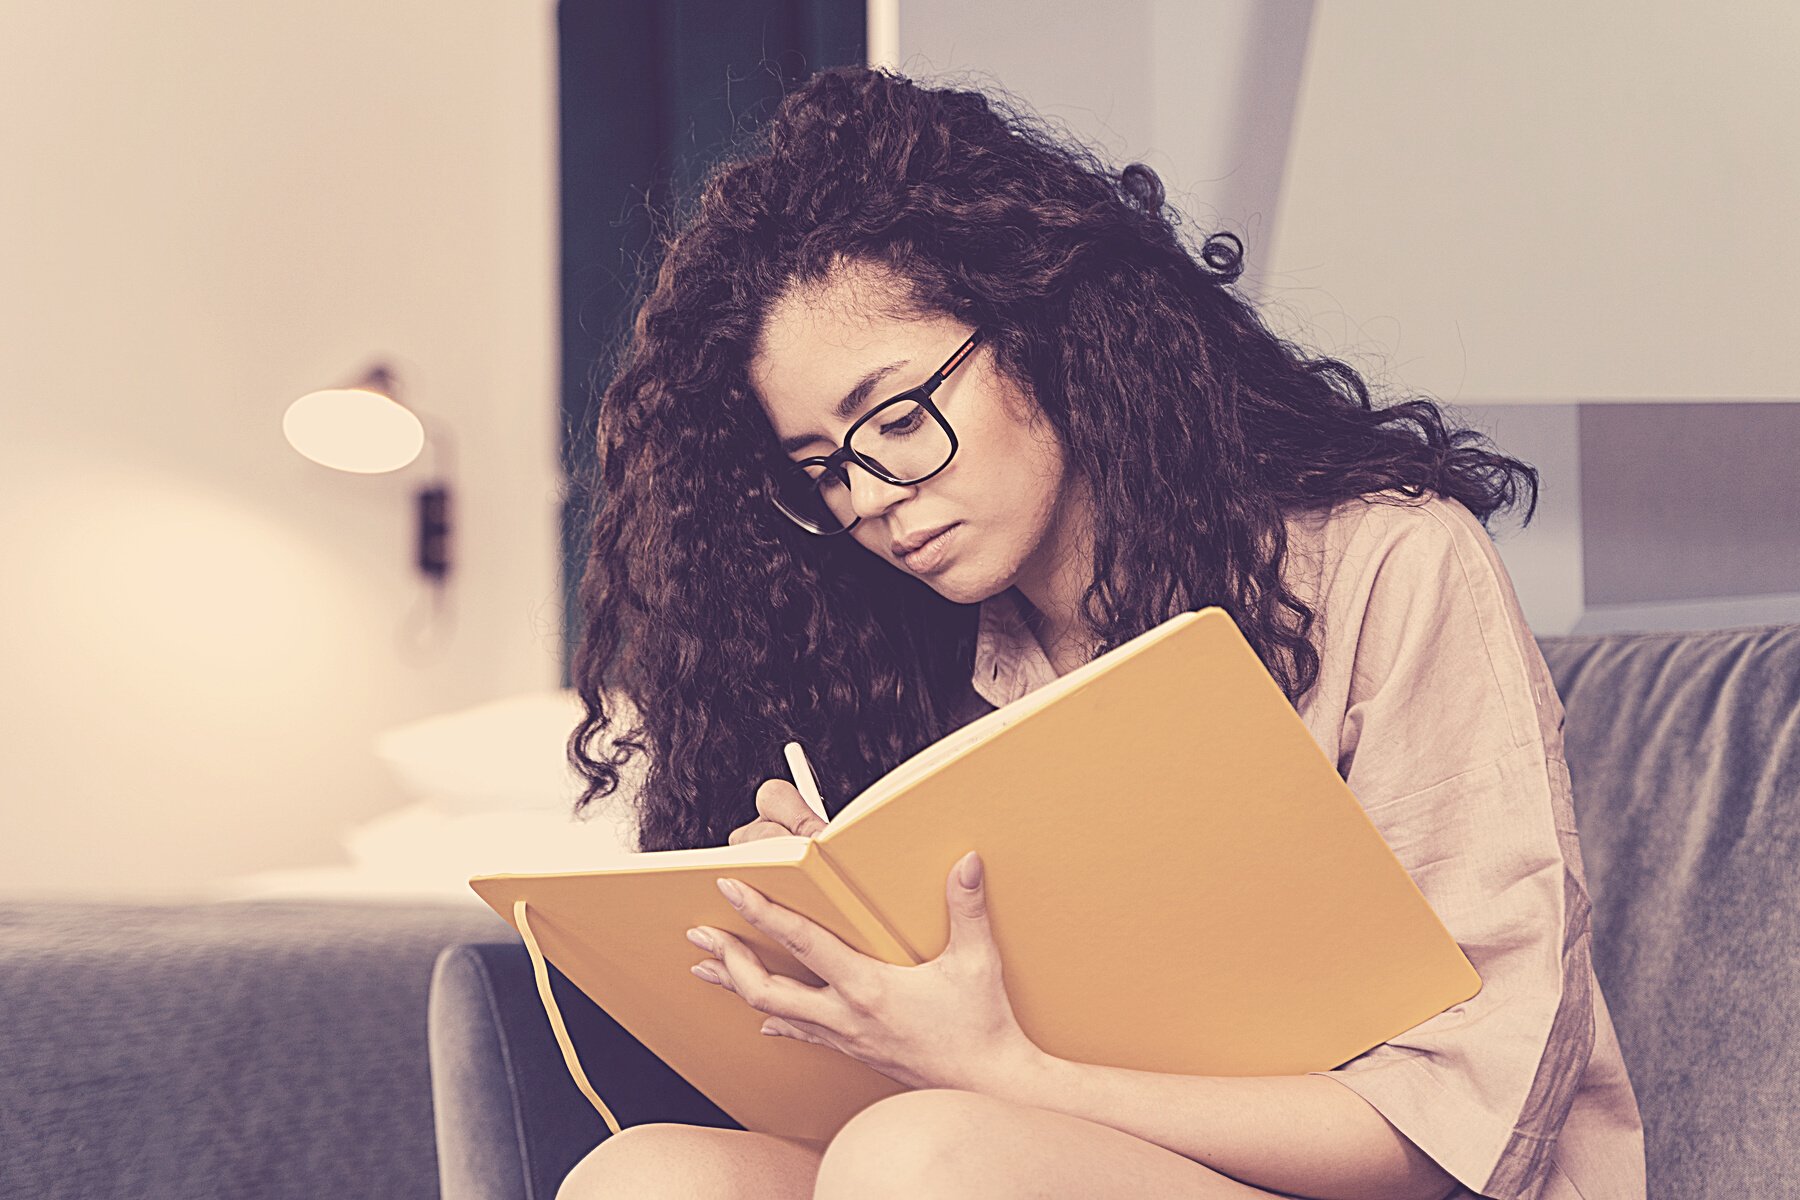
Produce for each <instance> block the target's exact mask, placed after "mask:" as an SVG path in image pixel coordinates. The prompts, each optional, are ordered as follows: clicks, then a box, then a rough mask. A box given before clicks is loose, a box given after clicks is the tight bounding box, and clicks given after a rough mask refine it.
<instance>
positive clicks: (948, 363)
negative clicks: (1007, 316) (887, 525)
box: [769, 329, 981, 537]
mask: <svg viewBox="0 0 1800 1200" xmlns="http://www.w3.org/2000/svg"><path fill="white" fill-rule="evenodd" d="M980 342H981V330H980V329H976V330H975V331H974V332H973V333H971V334H970V335H969V337H968V340H967V341H965V342H964V343H963V344H962V345H961V346H959V347H958V348H957V350H956V353H954V354H952V355H951V356H950V357H949V358H947V359H945V360H944V365H943V366H941V367H939V368H938V369H937V370H935V371H933V372H932V373H931V378H929V379H927V380H926V381H925V382H924V383H922V384H920V385H919V386H918V387H915V388H908V389H907V390H906V391H904V392H901V393H900V394H899V395H898V396H892V397H890V398H888V399H886V400H883V401H882V402H881V403H880V404H877V405H876V406H875V407H874V408H871V409H870V410H869V411H868V412H866V413H864V414H863V415H862V416H860V417H858V418H857V419H856V423H855V424H853V425H851V426H850V428H849V429H847V430H845V432H844V441H843V443H842V444H841V445H840V446H838V448H837V449H836V450H833V451H832V452H831V453H830V454H824V455H814V456H813V457H811V458H798V459H789V460H788V462H789V464H790V465H789V466H788V467H784V468H783V469H791V470H796V471H800V472H802V473H804V472H805V469H806V468H807V467H810V466H813V465H815V464H819V465H823V466H824V468H825V471H824V473H823V474H821V475H818V476H815V477H812V478H813V480H814V482H817V480H819V479H825V478H828V477H829V476H830V474H831V472H832V471H834V470H836V469H837V468H838V466H839V465H840V464H841V465H843V467H844V471H845V475H844V480H845V486H849V478H850V477H849V464H851V463H855V464H856V465H857V466H859V467H861V468H862V469H863V470H865V471H867V472H868V473H869V474H871V475H873V476H875V478H877V479H881V480H884V481H886V482H888V483H891V484H895V485H897V486H899V487H910V486H911V485H913V484H915V483H924V482H925V481H926V480H927V479H930V478H931V477H932V476H933V475H936V474H937V473H938V471H942V470H943V469H944V468H945V467H947V466H949V465H950V463H951V460H953V459H954V458H955V457H956V446H957V442H956V430H955V429H953V428H951V426H950V421H949V419H948V418H947V417H945V416H944V414H943V413H942V412H941V411H940V410H939V409H938V406H937V405H936V404H935V403H933V402H932V399H931V396H932V393H934V392H936V391H937V390H938V387H939V385H940V384H942V383H943V382H944V380H946V379H948V378H950V375H951V373H952V372H954V371H955V370H956V368H958V367H960V366H962V364H963V362H964V361H965V360H966V359H967V358H968V357H969V355H971V354H973V353H974V352H975V347H976V346H977V345H978V344H980ZM908 401H916V402H917V403H918V404H919V405H920V406H921V407H922V408H924V409H925V411H926V412H928V413H930V414H931V416H932V419H933V420H935V421H936V422H937V423H938V424H939V425H941V426H943V427H944V434H945V436H947V437H948V438H949V439H950V453H949V454H947V455H945V456H944V461H943V462H942V463H941V464H939V465H938V467H937V468H936V470H933V471H930V472H927V473H926V474H924V475H921V476H919V477H918V478H917V479H898V478H896V477H894V476H893V475H890V474H888V473H887V472H886V471H884V470H882V469H881V468H880V467H879V466H877V465H876V464H875V463H873V462H871V461H869V460H868V459H866V458H864V457H863V456H862V455H860V454H858V453H857V452H856V451H854V450H852V449H851V448H850V440H851V439H852V438H854V437H855V436H856V431H857V430H859V429H861V428H862V427H863V426H864V425H866V424H868V423H869V422H870V421H872V420H874V419H875V417H877V416H878V415H880V413H881V412H882V411H883V410H884V409H888V408H892V407H893V406H894V405H896V404H901V403H905V402H908ZM769 500H770V502H771V503H773V504H774V505H775V507H776V508H777V509H779V510H780V511H781V514H782V515H783V516H785V517H787V519H788V520H790V521H792V522H793V523H794V524H796V525H798V526H799V527H800V528H802V529H804V530H805V531H806V532H808V533H810V534H813V535H814V536H815V537H835V536H836V535H838V534H840V533H849V532H850V531H851V530H852V529H855V528H856V527H857V526H858V525H860V524H862V518H861V517H857V518H856V520H854V521H852V522H850V523H849V524H848V525H846V526H844V527H843V528H842V529H830V530H826V529H814V528H813V527H812V525H810V524H808V523H807V521H806V520H805V519H804V518H803V517H801V516H799V515H798V514H796V513H795V512H794V511H793V510H792V509H790V508H788V507H787V505H785V504H783V503H782V502H781V497H780V495H779V493H777V492H774V491H771V492H770V493H769Z"/></svg>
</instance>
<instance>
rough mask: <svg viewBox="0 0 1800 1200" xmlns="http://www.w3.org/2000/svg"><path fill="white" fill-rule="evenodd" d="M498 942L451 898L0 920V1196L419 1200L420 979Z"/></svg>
mask: <svg viewBox="0 0 1800 1200" xmlns="http://www.w3.org/2000/svg"><path fill="white" fill-rule="evenodd" d="M511 936H512V928H511V926H509V925H508V924H507V923H506V922H505V921H503V920H501V919H500V918H499V917H498V916H497V915H495V914H494V913H493V912H490V911H489V910H488V909H486V908H483V907H481V906H479V905H476V904H469V903H463V904H457V903H454V902H443V903H430V902H424V903H383V902H373V903H371V902H355V901H330V900H320V901H272V900H270V901H242V902H221V903H184V904H173V903H171V904H116V903H85V902H81V903H78V902H73V901H51V900H43V901H32V902H24V901H12V902H7V903H4V904H0V1197H4V1198H5V1200H96V1198H98V1197H105V1198H106V1200H207V1198H210V1197H221V1198H224V1197H229V1198H231V1200H320V1198H321V1197H334V1198H339V1200H361V1198H366V1200H432V1198H433V1197H435V1196H436V1195H437V1194H438V1186H437V1178H438V1168H437V1161H436V1150H435V1145H434V1142H433V1136H432V1120H431V1080H430V1072H429V1065H428V1060H427V1056H426V1029H425V1012H426V998H427V992H428V989H429V987H430V984H431V975H432V969H433V965H434V963H435V962H436V961H437V958H438V955H439V952H440V951H442V950H443V949H444V948H445V947H446V946H449V945H454V944H460V943H465V942H470V941H476V942H479V941H484V940H486V941H493V940H496V939H498V938H503V937H511ZM577 1098H579V1097H577Z"/></svg>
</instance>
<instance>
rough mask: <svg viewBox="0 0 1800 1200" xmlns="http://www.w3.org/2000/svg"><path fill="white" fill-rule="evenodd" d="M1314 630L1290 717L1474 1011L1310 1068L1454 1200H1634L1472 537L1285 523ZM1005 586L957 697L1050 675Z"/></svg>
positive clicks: (1481, 559)
mask: <svg viewBox="0 0 1800 1200" xmlns="http://www.w3.org/2000/svg"><path fill="white" fill-rule="evenodd" d="M1288 539H1289V541H1288V556H1287V559H1286V562H1285V565H1284V571H1285V574H1286V578H1287V581H1288V586H1289V587H1290V588H1292V589H1293V590H1294V591H1295V592H1297V593H1298V594H1299V595H1300V597H1301V599H1303V600H1304V601H1305V602H1306V603H1307V605H1308V606H1309V607H1311V608H1312V609H1313V610H1314V612H1315V613H1317V614H1318V615H1317V619H1316V622H1315V624H1314V627H1313V645H1314V647H1315V648H1316V649H1317V650H1318V652H1319V656H1320V671H1319V678H1318V682H1317V684H1316V685H1315V686H1314V687H1313V688H1312V689H1311V690H1310V691H1309V692H1308V693H1307V694H1306V695H1305V696H1303V697H1301V700H1300V703H1299V704H1298V706H1297V711H1298V712H1299V714H1300V717H1301V719H1302V720H1303V721H1305V723H1306V726H1307V728H1308V729H1309V730H1310V731H1311V732H1312V735H1313V737H1314V738H1315V739H1316V740H1317V741H1318V743H1319V745H1320V746H1322V747H1323V748H1324V750H1325V753H1326V754H1327V756H1328V757H1330V758H1331V759H1332V761H1334V762H1336V763H1337V766H1338V773H1339V774H1340V775H1342V776H1343V777H1344V780H1345V782H1346V783H1347V784H1348V785H1349V787H1350V789H1351V791H1353V792H1354V793H1355V794H1356V797H1357V799H1358V800H1359V801H1360V802H1361V803H1362V806H1363V808H1364V809H1365V810H1366V811H1367V813H1368V815H1369V819H1370V820H1371V821H1372V822H1373V823H1374V825H1375V827H1376V828H1377V829H1378V830H1379V831H1380V832H1381V835H1382V837H1383V838H1384V839H1386V841H1387V843H1388V845H1389V847H1391V848H1392V849H1393V851H1394V853H1395V855H1396V856H1397V857H1398V858H1399V859H1400V861H1401V863H1402V864H1404V865H1405V867H1406V869H1407V872H1408V873H1409V874H1410V875H1411V876H1412V878H1413V881H1414V882H1415V883H1417V884H1418V886H1419V890H1420V891H1421V892H1423V893H1424V895H1425V898H1426V899H1427V900H1428V901H1429V902H1430V903H1431V906H1432V908H1433V910H1434V911H1435V912H1436V913H1437V915H1438V918H1439V919H1440V920H1441V921H1443V923H1444V925H1445V927H1446V928H1448V929H1449V930H1450V932H1451V934H1452V935H1453V936H1454V937H1455V938H1456V940H1457V942H1458V943H1459V944H1460V945H1461V947H1462V950H1463V953H1464V954H1465V955H1467V956H1468V959H1469V962H1470V963H1471V964H1473V965H1474V967H1475V969H1476V971H1477V972H1478V973H1479V974H1480V975H1481V979H1482V987H1481V991H1480V992H1478V993H1477V994H1476V995H1475V996H1474V997H1473V998H1471V999H1469V1000H1467V1001H1465V1002H1463V1003H1461V1004H1458V1005H1455V1006H1454V1007H1452V1008H1450V1009H1447V1010H1446V1011H1444V1012H1443V1013H1440V1014H1439V1015H1437V1016H1435V1017H1433V1018H1431V1019H1430V1020H1428V1021H1424V1022H1422V1023H1421V1024H1419V1025H1416V1026H1414V1027H1413V1028H1412V1029H1409V1030H1407V1031H1406V1032H1405V1033H1403V1034H1401V1035H1400V1036H1398V1037H1395V1038H1393V1039H1392V1040H1390V1041H1387V1042H1384V1043H1382V1044H1381V1045H1379V1046H1376V1047H1375V1048H1374V1049H1372V1050H1369V1051H1367V1052H1366V1053H1364V1054H1361V1055H1359V1056H1357V1057H1356V1058H1354V1059H1352V1060H1350V1061H1349V1062H1347V1063H1344V1064H1343V1065H1341V1066H1339V1067H1337V1068H1335V1069H1333V1070H1331V1071H1315V1072H1312V1074H1315V1075H1321V1076H1323V1077H1325V1078H1328V1079H1335V1080H1337V1081H1338V1082H1339V1083H1341V1084H1343V1085H1344V1086H1345V1087H1347V1088H1349V1089H1350V1090H1351V1091H1353V1092H1355V1093H1356V1094H1357V1095H1359V1096H1361V1097H1362V1098H1363V1099H1364V1100H1366V1101H1368V1102H1369V1103H1370V1104H1371V1105H1372V1106H1374V1108H1375V1109H1376V1110H1377V1111H1378V1112H1380V1113H1381V1115H1382V1116H1383V1117H1385V1118H1386V1119H1387V1120H1388V1121H1389V1122H1390V1123H1391V1124H1392V1125H1393V1126H1394V1127H1395V1128H1397V1129H1398V1130H1400V1132H1402V1133H1404V1134H1405V1135H1406V1136H1407V1137H1408V1138H1410V1139H1412V1141H1413V1142H1415V1143H1417V1145H1418V1146H1419V1147H1420V1148H1421V1149H1422V1150H1424V1151H1425V1153H1427V1154H1429V1155H1430V1156H1431V1157H1432V1158H1433V1159H1434V1160H1435V1161H1436V1162H1437V1163H1438V1164H1439V1165H1441V1166H1442V1167H1443V1168H1444V1169H1445V1170H1447V1171H1449V1172H1450V1174H1452V1175H1454V1176H1455V1177H1456V1178H1457V1179H1458V1180H1459V1181H1460V1183H1461V1184H1462V1187H1460V1188H1459V1189H1458V1190H1457V1191H1455V1192H1453V1193H1452V1196H1453V1197H1457V1198H1460V1200H1468V1198H1470V1197H1476V1196H1487V1197H1494V1198H1496V1200H1539V1198H1541V1200H1644V1192H1645V1187H1644V1132H1643V1124H1642V1121H1641V1120H1640V1118H1639V1115H1638V1106H1637V1098H1636V1095H1635V1094H1634V1093H1633V1091H1632V1087H1631V1081H1630V1079H1629V1077H1628V1076H1627V1074H1626V1071H1625V1063H1624V1060H1623V1058H1622V1057H1621V1056H1620V1053H1619V1043H1618V1040H1617V1038H1616V1037H1615V1036H1614V1033H1613V1025H1612V1018H1611V1016H1610V1014H1609V1013H1608V1011H1607V1007H1606V1000H1605V997H1603V996H1602V995H1601V994H1600V986H1599V983H1598V982H1597V981H1596V980H1595V978H1594V972H1593V965H1592V959H1591V957H1590V952H1589V937H1590V933H1589V921H1588V894H1587V885H1586V882H1585V878H1584V875H1583V872H1582V865H1581V846H1580V842H1579V840H1578V838H1577V836H1576V828H1575V817H1574V811H1573V809H1572V807H1571V801H1570V781H1569V772H1568V767H1567V765H1566V764H1565V762H1564V759H1563V743H1562V722H1563V708H1562V701H1561V699H1560V698H1559V697H1558V696H1557V694H1556V687H1555V685H1554V683H1553V682H1552V680H1551V677H1550V672H1549V668H1548V667H1547V666H1546V665H1545V663H1544V659H1543V656H1542V655H1541V654H1540V653H1539V650H1538V645H1537V641H1536V639H1535V638H1534V637H1533V635H1532V633H1531V630H1530V628H1529V626H1527V625H1526V623H1525V619H1524V615H1523V614H1522V612H1521V611H1520V608H1519V604H1518V599H1517V597H1516V596H1515V595H1514V594H1513V589H1512V582H1511V580H1510V579H1509V577H1508V576H1507V573H1506V568H1505V566H1504V565H1503V564H1502V563H1501V561H1500V558H1499V556H1498V554H1497V553H1496V552H1495V550H1494V546H1493V543H1492V542H1491V541H1490V540H1489V538H1488V535H1487V531H1486V530H1484V529H1483V528H1482V526H1481V524H1480V523H1479V522H1478V521H1476V519H1475V517H1474V515H1473V514H1472V513H1470V512H1469V510H1468V509H1467V508H1465V507H1464V506H1463V505H1462V504H1461V503H1460V502H1458V501H1455V500H1446V499H1443V498H1440V497H1438V496H1435V495H1430V494H1427V495H1426V496H1425V497H1423V498H1416V499H1409V498H1407V497H1405V496H1404V495H1402V494H1401V493H1400V492H1398V491H1388V492H1380V493H1372V494H1370V495H1369V496H1365V497H1362V498H1359V499H1354V500H1349V501H1345V502H1343V503H1340V504H1338V505H1337V506H1335V507H1334V508H1332V509H1330V510H1329V511H1326V510H1317V511H1314V512H1310V513H1305V514H1301V515H1299V516H1296V517H1293V518H1290V519H1289V521H1288ZM1023 603H1024V601H1023V598H1022V597H1020V596H1019V595H1018V593H1017V591H1016V590H1015V589H1012V588H1008V589H1007V590H1006V591H1004V592H1001V593H999V594H998V595H996V596H993V597H990V598H989V599H988V600H985V601H983V602H982V605H981V609H980V618H979V625H978V634H977V642H976V649H975V672H974V678H973V681H972V682H973V684H974V687H975V690H976V692H977V693H978V694H979V695H980V696H981V697H982V698H984V699H985V700H986V701H987V702H988V703H989V704H993V705H996V706H998V705H1001V704H1005V703H1007V702H1008V701H1010V700H1013V699H1016V698H1017V697H1019V696H1022V695H1024V694H1026V693H1027V692H1029V691H1031V690H1032V689H1033V688H1035V687H1037V686H1038V685H1040V684H1042V683H1045V682H1047V681H1048V680H1051V679H1054V678H1055V677H1056V671H1055V669H1054V668H1053V667H1052V666H1051V664H1050V660H1049V658H1048V657H1047V656H1046V655H1045V653H1044V650H1043V647H1042V646H1041V645H1040V644H1039V643H1038V641H1037V640H1036V638H1035V637H1034V636H1033V635H1032V633H1031V632H1030V630H1029V628H1028V627H1027V626H1026V624H1025V623H1024V620H1023V616H1022V612H1023V610H1022V608H1021V605H1022V604H1023Z"/></svg>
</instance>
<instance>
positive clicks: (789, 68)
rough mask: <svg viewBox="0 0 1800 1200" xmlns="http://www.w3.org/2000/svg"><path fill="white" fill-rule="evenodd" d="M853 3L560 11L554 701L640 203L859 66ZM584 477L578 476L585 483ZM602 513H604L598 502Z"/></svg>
mask: <svg viewBox="0 0 1800 1200" xmlns="http://www.w3.org/2000/svg"><path fill="white" fill-rule="evenodd" d="M864 3H865V0H668V2H666V3H650V2H648V0H639V2H638V3H626V2H623V0H562V3H561V4H560V5H559V6H558V9H557V28H558V34H559V39H558V42H559V46H558V71H559V79H560V105H559V106H560V110H561V134H560V158H561V180H560V188H561V200H562V219H561V234H562V422H561V425H562V468H563V490H562V514H563V516H562V532H563V537H562V547H563V553H562V559H563V566H562V575H563V601H564V603H563V638H562V685H563V686H564V687H568V686H570V683H571V673H570V661H571V657H572V655H573V651H574V648H575V645H576V643H577V641H578V640H579V638H580V636H581V624H582V621H581V614H580V611H579V608H578V605H577V603H576V597H575V589H576V584H577V582H578V581H579V579H580V577H581V570H582V566H583V563H584V561H585V555H586V546H585V540H586V539H585V531H584V530H583V529H580V528H578V527H577V526H578V524H579V518H580V515H581V514H582V513H583V512H584V511H586V510H587V508H588V505H589V500H590V498H589V497H588V496H587V495H585V494H583V493H582V492H581V491H580V488H581V486H582V485H581V484H580V483H578V482H577V481H576V480H575V479H574V478H573V476H572V471H573V469H574V467H575V464H577V463H579V464H582V466H583V467H585V466H586V465H587V464H589V463H591V462H592V460H593V456H594V422H595V414H594V409H595V403H594V400H595V396H596V394H597V392H598V389H599V388H600V387H602V386H603V385H604V383H605V379H604V378H602V377H600V375H599V374H598V373H597V372H598V371H600V370H605V369H609V367H610V363H611V360H612V355H613V354H614V353H615V351H616V349H617V346H618V342H619V339H620V338H621V337H622V336H623V334H624V332H625V330H626V329H627V328H628V327H629V324H630V315H631V314H630V313H629V312H628V311H627V308H626V306H627V304H628V302H629V300H630V295H631V291H632V288H633V285H634V282H635V276H636V274H637V272H638V270H639V268H640V260H641V258H642V257H643V256H644V255H645V254H646V252H647V249H648V246H649V241H650V236H651V223H650V218H649V214H648V212H647V211H646V207H645V206H646V203H648V204H650V205H654V206H655V207H656V208H657V210H658V211H663V212H666V211H667V209H668V205H669V202H670V198H671V197H672V196H675V195H679V196H684V197H685V196H688V195H691V192H692V188H693V186H694V185H695V183H696V182H697V181H698V180H699V179H700V177H701V176H702V175H703V174H704V173H705V171H706V168H707V167H708V166H710V165H711V164H712V163H713V162H714V161H716V159H717V158H718V157H719V156H720V155H721V154H722V153H723V152H724V151H725V150H726V149H727V148H728V146H729V143H730V142H731V141H732V139H733V137H734V135H735V134H737V133H739V132H741V131H744V130H748V129H751V128H753V127H755V126H756V125H757V124H758V123H760V122H761V121H762V120H764V119H766V118H767V116H768V115H769V114H770V113H771V112H772V111H773V109H774V106H775V104H776V103H777V102H778V101H779V100H780V98H781V96H782V94H783V93H784V92H785V91H786V90H788V89H790V88H792V87H793V86H794V85H795V84H797V83H799V82H800V81H802V80H804V79H805V78H806V77H807V76H809V75H811V74H812V73H813V72H814V71H817V70H819V69H820V68H822V67H829V66H839V65H846V64H860V63H862V62H863V61H864V46H865V44H866V33H865V20H864ZM583 473H584V475H585V474H586V472H585V471H584V472H583ZM599 500H600V502H602V503H603V502H604V497H601V498H599Z"/></svg>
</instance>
